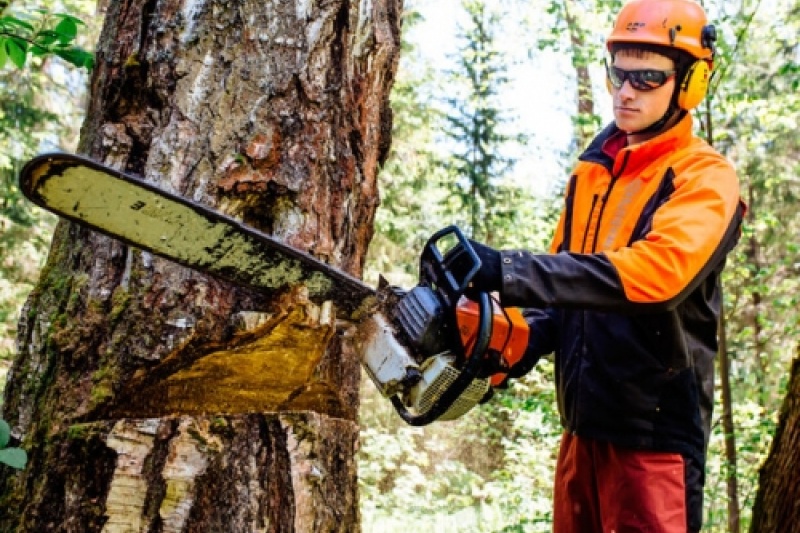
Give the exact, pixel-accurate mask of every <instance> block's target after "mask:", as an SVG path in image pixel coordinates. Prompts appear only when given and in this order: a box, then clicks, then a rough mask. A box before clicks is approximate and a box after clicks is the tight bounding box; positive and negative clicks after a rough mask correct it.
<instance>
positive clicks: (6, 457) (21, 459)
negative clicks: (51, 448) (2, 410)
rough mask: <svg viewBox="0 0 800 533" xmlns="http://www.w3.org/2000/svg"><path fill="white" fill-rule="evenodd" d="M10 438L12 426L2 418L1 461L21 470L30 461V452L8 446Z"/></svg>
mask: <svg viewBox="0 0 800 533" xmlns="http://www.w3.org/2000/svg"><path fill="white" fill-rule="evenodd" d="M10 439H11V427H9V425H8V422H6V421H5V420H3V419H0V463H5V464H7V465H8V466H10V467H12V468H17V469H20V470H21V469H23V468H25V464H26V463H27V462H28V454H27V453H25V450H23V449H21V448H6V446H8V442H9V440H10Z"/></svg>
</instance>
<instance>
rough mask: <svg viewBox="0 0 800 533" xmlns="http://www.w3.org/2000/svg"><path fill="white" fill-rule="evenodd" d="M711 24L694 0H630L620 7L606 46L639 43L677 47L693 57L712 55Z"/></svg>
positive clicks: (705, 57)
mask: <svg viewBox="0 0 800 533" xmlns="http://www.w3.org/2000/svg"><path fill="white" fill-rule="evenodd" d="M715 39H716V31H715V30H714V26H709V25H708V19H707V18H706V13H705V11H704V10H703V7H702V6H701V5H700V4H698V3H697V2H695V1H694V0H632V1H631V2H628V3H627V4H625V5H624V6H623V7H622V10H621V11H620V12H619V15H617V21H616V23H615V24H614V29H613V30H612V31H611V35H609V36H608V40H607V41H606V47H607V48H608V49H609V51H611V50H612V47H613V46H614V45H615V44H621V43H642V44H650V45H656V46H664V47H667V48H677V49H679V50H683V51H684V52H686V53H688V54H689V55H691V56H692V57H694V58H696V59H705V60H711V59H712V58H713V56H714V40H715Z"/></svg>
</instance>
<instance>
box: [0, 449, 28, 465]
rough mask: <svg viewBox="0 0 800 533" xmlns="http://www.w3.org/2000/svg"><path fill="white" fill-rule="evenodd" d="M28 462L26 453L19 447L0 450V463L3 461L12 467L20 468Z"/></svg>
mask: <svg viewBox="0 0 800 533" xmlns="http://www.w3.org/2000/svg"><path fill="white" fill-rule="evenodd" d="M27 462H28V454H27V453H25V450H23V449H21V448H7V449H5V450H0V463H5V464H7V465H8V466H10V467H12V468H17V469H22V468H25V464H26V463H27Z"/></svg>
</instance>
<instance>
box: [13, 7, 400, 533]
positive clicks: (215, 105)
mask: <svg viewBox="0 0 800 533" xmlns="http://www.w3.org/2000/svg"><path fill="white" fill-rule="evenodd" d="M401 6H402V2H401V0H375V1H373V2H356V1H355V0H353V1H350V2H348V1H346V0H331V1H322V2H269V1H268V2H261V1H256V0H242V1H238V2H223V1H203V0H200V1H196V2H189V1H188V0H186V1H181V0H154V1H148V2H135V1H133V0H121V1H119V2H111V3H110V4H109V7H108V10H109V11H108V13H107V17H106V23H105V27H104V29H103V32H102V35H101V38H100V43H99V45H98V47H97V67H96V70H95V72H94V73H93V77H92V86H91V100H90V105H89V109H88V111H87V118H86V121H85V123H84V127H83V130H82V138H81V144H80V146H81V148H80V151H81V152H82V153H85V154H87V155H89V156H90V157H92V158H94V159H96V160H99V161H103V162H105V163H106V164H109V165H112V166H114V167H116V168H119V169H121V170H125V171H128V172H132V173H135V174H139V175H142V176H144V177H145V178H146V179H147V180H149V181H152V182H156V183H158V184H160V185H161V186H162V187H166V188H168V189H171V190H173V191H176V192H178V193H179V194H182V195H184V196H186V197H188V198H191V199H193V200H194V201H198V202H202V203H205V204H208V205H212V206H214V207H216V208H217V209H220V210H222V211H225V212H226V213H228V214H230V215H232V216H235V217H237V218H239V219H242V220H244V221H245V222H247V223H249V224H251V225H253V226H256V227H257V228H259V229H261V230H263V231H265V232H268V233H271V234H273V235H275V236H277V237H278V238H279V239H281V240H283V241H284V242H286V243H288V244H290V245H291V246H294V247H296V248H299V249H302V250H305V251H308V252H309V253H311V254H313V255H315V256H317V257H319V258H321V259H323V260H325V261H327V262H329V263H331V264H333V265H336V266H337V267H339V268H341V269H343V270H345V271H348V272H350V273H352V274H354V275H356V276H359V275H360V274H361V270H362V266H363V258H364V255H365V252H366V249H367V246H368V244H369V241H370V238H371V232H372V222H373V217H374V214H375V209H376V206H377V203H378V193H377V189H376V173H377V169H378V166H379V164H380V163H381V162H382V160H383V158H384V157H385V154H386V152H387V148H388V143H389V140H390V139H389V132H390V122H391V118H390V112H389V108H388V96H389V90H390V88H391V84H392V81H393V76H394V72H395V70H396V64H397V53H398V50H399V26H400V10H401ZM333 304H334V307H335V302H334V303H333ZM329 305H330V304H327V303H324V302H309V301H307V300H306V299H305V298H304V296H303V291H302V290H298V289H296V288H295V289H293V290H290V291H287V292H286V293H285V294H282V295H281V296H280V297H279V298H276V299H275V300H272V301H264V299H263V298H259V297H257V296H254V295H252V294H248V293H247V292H246V291H245V290H243V289H241V288H237V287H232V286H229V285H227V284H225V283H222V282H220V281H218V280H214V279H210V278H208V277H206V276H203V275H201V274H199V273H196V272H193V271H190V270H187V269H184V268H181V267H179V266H177V265H175V264H172V263H169V262H167V261H164V260H161V259H159V258H157V257H153V256H151V255H149V254H146V253H143V252H142V251H140V250H137V249H135V248H129V247H126V246H124V245H122V244H120V243H119V242H116V241H113V240H110V239H108V238H105V237H102V236H99V235H97V234H94V233H92V232H89V231H87V230H84V229H82V228H79V227H77V226H75V225H71V224H67V223H61V224H60V225H59V227H58V228H57V230H56V234H55V236H54V239H53V243H52V246H51V252H50V256H49V259H48V262H47V265H46V267H45V269H44V270H43V272H42V274H41V279H40V282H39V284H38V286H37V288H36V289H35V290H34V292H33V293H32V294H31V296H30V298H29V300H28V302H27V304H26V308H25V309H24V311H23V317H22V320H21V323H20V330H19V331H20V333H19V338H18V348H19V353H18V355H17V359H16V360H15V363H14V366H13V368H12V370H11V372H10V374H9V380H8V385H7V388H6V399H5V404H4V413H3V417H4V418H5V419H7V420H8V421H9V423H10V424H11V425H12V426H13V429H14V434H15V436H16V438H17V439H19V440H20V441H21V445H22V446H23V447H24V448H25V449H27V450H28V453H29V463H28V467H27V468H26V470H24V471H22V472H19V473H17V472H11V471H9V470H7V469H4V470H2V471H1V472H0V474H1V475H2V477H0V500H1V501H0V530H3V531H6V530H14V531H37V532H38V531H55V530H58V531H76V532H88V531H348V532H351V531H357V530H358V529H359V525H358V505H357V483H356V471H355V462H354V454H355V450H356V446H357V438H358V426H357V421H356V419H357V416H356V415H357V408H358V384H359V376H360V368H359V361H358V358H357V356H356V355H355V354H354V353H352V351H350V350H348V348H347V346H346V345H343V343H341V342H340V340H339V339H340V337H339V336H337V335H334V326H335V320H334V319H333V318H331V317H330V316H329V314H327V313H325V312H320V310H321V309H322V310H324V309H325V307H326V306H329ZM276 317H277V318H276ZM276 320H278V321H279V322H281V321H282V324H283V325H284V326H285V327H289V328H290V329H289V330H288V331H290V332H291V333H292V334H291V335H289V336H288V337H287V336H286V335H283V336H282V337H281V339H278V340H277V341H276V342H274V343H273V344H272V345H270V341H269V339H270V338H271V336H272V337H274V336H275V335H274V333H275V331H277V329H278V327H277V326H275V321H276ZM264 324H272V325H273V326H275V327H265V326H264ZM287 324H288V325H287ZM292 328H293V329H292ZM283 331H284V333H285V331H287V330H286V329H284V330H283ZM301 340H302V341H304V342H300V341H301ZM293 341H298V344H297V345H292V344H291V343H292V342H293ZM287 342H289V343H290V344H289V345H288V348H287ZM231 345H234V346H236V347H237V349H238V348H241V347H242V346H245V347H249V349H244V350H238V351H237V350H228V349H227V348H228V347H230V346H231ZM265 346H266V348H265ZM275 346H280V347H281V349H283V350H284V351H286V352H287V353H285V354H284V355H285V356H287V357H291V358H293V361H305V362H307V363H308V364H306V365H305V367H306V368H305V370H304V371H303V374H302V376H301V378H299V379H297V378H296V377H295V376H293V375H292V372H290V371H289V370H290V369H291V368H294V366H290V365H286V364H284V363H275V364H272V365H271V364H270V362H273V361H276V362H277V361H280V359H279V358H276V359H274V360H273V359H271V358H272V356H273V355H274V354H273V352H272V351H271V350H274V349H276V348H275ZM242 353H244V354H245V356H242V355H241V354H242ZM220 354H221V355H220ZM211 357H214V359H213V360H214V361H215V363H216V364H214V365H210V366H209V365H207V364H206V363H207V362H208V361H209V360H211V359H210V358H211ZM284 361H285V359H284ZM165 362H169V365H170V366H169V368H171V369H173V373H172V375H173V376H174V375H177V373H178V372H183V374H182V375H184V376H191V379H189V378H187V379H183V380H182V381H178V382H175V383H173V385H174V386H172V387H169V388H163V387H162V388H161V389H159V388H158V384H154V385H153V387H154V388H153V389H152V390H150V389H148V390H136V389H135V388H131V386H130V384H131V383H141V382H142V379H143V377H146V376H148V375H151V374H152V373H153V372H154V370H155V369H161V370H162V371H163V369H164V368H165V366H164V365H165ZM162 374H163V375H164V376H165V377H164V379H165V380H166V379H168V378H169V376H168V375H167V374H168V373H166V374H165V373H164V372H161V373H159V374H158V375H159V376H161V375H162ZM248 376H249V377H251V378H252V376H257V377H258V379H256V380H253V379H250V380H249V381H248V380H247V379H246V378H247V377H248ZM293 379H294V380H295V381H296V383H294V382H293V383H292V385H291V386H290V387H286V388H285V390H281V391H280V393H279V394H278V393H275V394H270V391H273V392H274V389H273V388H271V387H272V386H275V387H280V386H281V383H283V382H284V381H292V380H293ZM222 386H224V387H226V389H225V391H226V393H225V394H224V395H220V394H215V391H218V390H219V388H220V387H222ZM248 388H251V389H253V388H254V389H253V390H248ZM156 390H157V391H159V394H154V393H153V391H156ZM262 391H263V396H262V394H261V393H262ZM253 397H256V398H266V399H259V400H257V401H253V400H252V398H253ZM120 413H122V414H124V417H123V416H115V415H119V414H120Z"/></svg>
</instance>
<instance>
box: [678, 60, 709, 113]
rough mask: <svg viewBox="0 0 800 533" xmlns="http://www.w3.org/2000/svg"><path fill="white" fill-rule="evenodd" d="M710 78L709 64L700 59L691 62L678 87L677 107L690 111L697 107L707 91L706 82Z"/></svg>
mask: <svg viewBox="0 0 800 533" xmlns="http://www.w3.org/2000/svg"><path fill="white" fill-rule="evenodd" d="M709 78H711V64H710V62H709V61H706V60H704V59H700V60H698V61H695V62H694V63H692V64H691V65H690V66H689V68H688V70H687V71H686V75H684V77H683V81H681V84H680V87H679V88H678V98H677V104H678V107H680V108H681V109H683V110H685V111H691V110H692V109H694V108H695V107H697V106H698V105H699V104H700V102H702V101H703V98H705V96H706V92H707V91H708V82H709Z"/></svg>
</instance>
